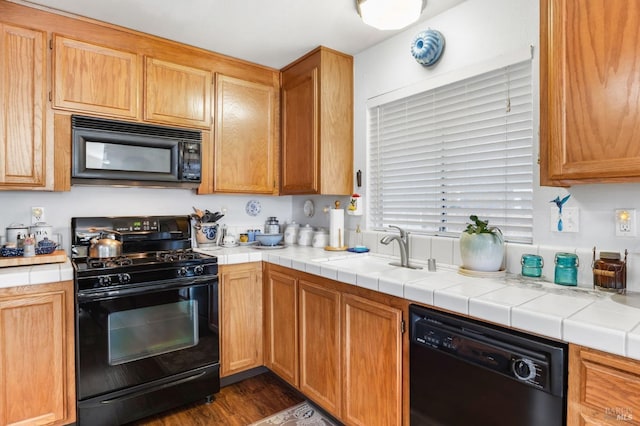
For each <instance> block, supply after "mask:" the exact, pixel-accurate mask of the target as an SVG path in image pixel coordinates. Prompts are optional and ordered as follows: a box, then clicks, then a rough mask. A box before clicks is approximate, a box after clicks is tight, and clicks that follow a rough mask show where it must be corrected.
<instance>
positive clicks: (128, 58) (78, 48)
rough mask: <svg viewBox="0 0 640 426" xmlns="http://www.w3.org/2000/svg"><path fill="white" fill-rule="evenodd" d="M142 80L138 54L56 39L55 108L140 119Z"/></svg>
mask: <svg viewBox="0 0 640 426" xmlns="http://www.w3.org/2000/svg"><path fill="white" fill-rule="evenodd" d="M140 78H141V74H140V59H139V57H138V55H136V54H135V53H132V52H125V51H122V50H116V49H111V48H108V47H105V46H98V45H95V44H91V43H86V42H83V41H79V40H73V39H70V38H66V37H63V36H60V35H54V52H53V93H54V99H53V106H54V108H61V109H68V110H72V111H80V112H91V113H97V114H103V115H108V116H113V117H125V118H137V117H138V111H139V106H138V105H139V94H140V83H139V82H140Z"/></svg>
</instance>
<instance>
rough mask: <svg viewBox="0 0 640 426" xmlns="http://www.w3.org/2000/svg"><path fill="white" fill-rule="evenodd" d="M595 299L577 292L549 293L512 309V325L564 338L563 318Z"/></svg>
mask: <svg viewBox="0 0 640 426" xmlns="http://www.w3.org/2000/svg"><path fill="white" fill-rule="evenodd" d="M591 303H593V299H589V298H586V297H580V296H579V295H578V294H577V293H576V292H574V293H570V294H567V295H564V294H557V293H549V294H545V295H544V296H540V297H538V298H536V299H533V300H532V301H530V302H527V303H524V304H522V305H520V306H516V307H514V308H513V309H512V310H511V325H512V326H514V327H517V328H520V329H523V330H529V331H532V332H534V333H539V334H544V335H547V336H550V337H554V338H556V339H562V320H563V319H564V318H566V317H568V316H571V315H573V314H574V313H576V312H578V311H579V310H580V309H582V308H584V307H585V306H587V305H589V304H591Z"/></svg>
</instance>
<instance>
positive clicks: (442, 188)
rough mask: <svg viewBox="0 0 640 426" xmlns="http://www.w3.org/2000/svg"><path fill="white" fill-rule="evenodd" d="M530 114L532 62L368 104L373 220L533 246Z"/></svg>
mask: <svg viewBox="0 0 640 426" xmlns="http://www.w3.org/2000/svg"><path fill="white" fill-rule="evenodd" d="M532 115H533V113H532V88H531V61H530V60H528V61H525V62H520V63H517V64H514V65H509V66H507V67H504V68H501V69H498V70H494V71H490V72H487V73H484V74H482V75H477V76H474V77H471V78H467V79H465V80H462V81H458V82H455V83H451V84H447V85H446V86H442V87H438V88H434V89H431V90H428V91H425V92H422V93H418V94H414V95H411V96H409V97H406V98H403V99H399V100H395V101H392V102H388V103H385V104H382V105H377V106H374V107H370V108H369V109H368V143H369V165H368V169H369V193H370V202H369V205H370V209H369V214H368V221H369V223H368V224H369V225H370V226H372V227H374V228H375V227H385V226H388V225H397V226H402V227H404V228H406V229H408V230H412V231H422V232H425V233H430V234H435V235H447V236H458V235H459V233H460V232H461V231H462V230H464V228H465V227H466V223H468V222H469V216H470V215H471V214H476V215H478V217H480V218H481V219H483V220H486V219H488V220H489V223H490V224H491V225H493V226H498V227H499V228H500V229H501V230H502V232H503V233H504V234H505V238H506V239H507V240H508V241H518V242H531V241H532V225H533V217H532V216H533V201H532V197H533V147H532V139H533V136H532V135H533V130H532V121H533V120H532Z"/></svg>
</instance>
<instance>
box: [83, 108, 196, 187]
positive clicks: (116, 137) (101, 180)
mask: <svg viewBox="0 0 640 426" xmlns="http://www.w3.org/2000/svg"><path fill="white" fill-rule="evenodd" d="M71 139H72V147H73V149H72V156H73V162H72V170H71V182H72V183H73V184H86V185H127V186H159V187H183V188H194V187H197V186H198V185H199V184H200V179H201V145H202V132H201V131H199V130H187V129H179V128H173V127H164V126H156V125H150V124H140V123H130V122H124V121H115V120H109V119H103V118H95V117H84V116H79V115H73V116H71Z"/></svg>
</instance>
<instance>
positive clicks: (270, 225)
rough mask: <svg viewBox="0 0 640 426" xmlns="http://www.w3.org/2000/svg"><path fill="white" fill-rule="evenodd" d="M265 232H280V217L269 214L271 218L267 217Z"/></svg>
mask: <svg viewBox="0 0 640 426" xmlns="http://www.w3.org/2000/svg"><path fill="white" fill-rule="evenodd" d="M264 233H265V234H279V233H280V223H278V219H277V218H276V217H275V216H269V218H267V221H266V222H265V224H264Z"/></svg>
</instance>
